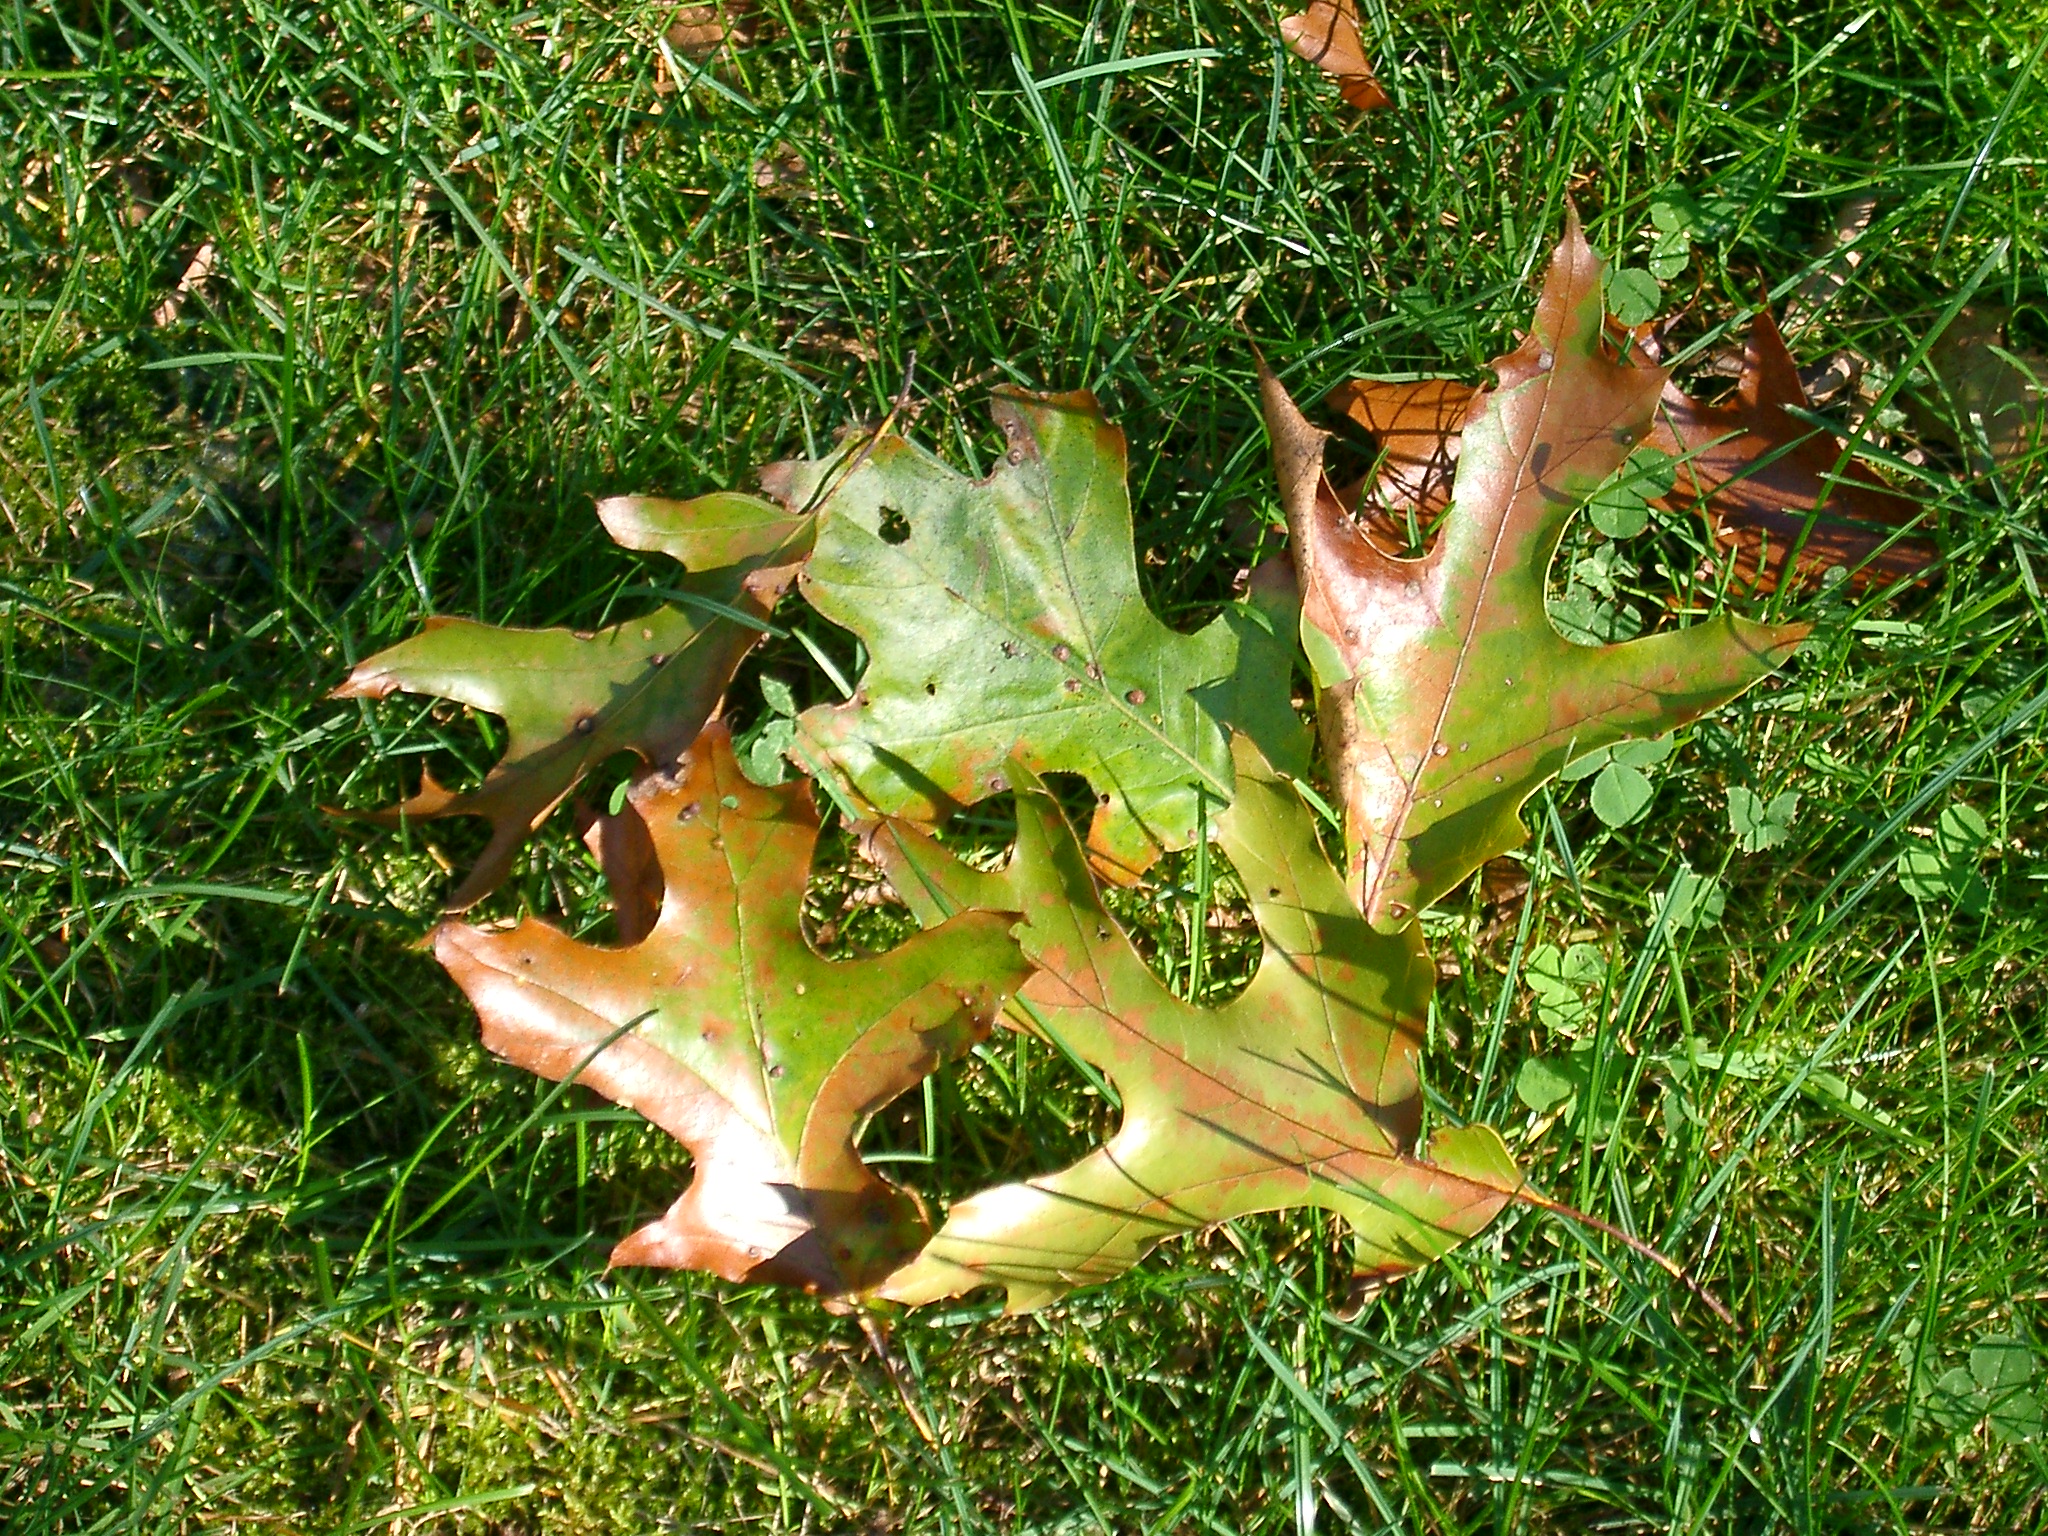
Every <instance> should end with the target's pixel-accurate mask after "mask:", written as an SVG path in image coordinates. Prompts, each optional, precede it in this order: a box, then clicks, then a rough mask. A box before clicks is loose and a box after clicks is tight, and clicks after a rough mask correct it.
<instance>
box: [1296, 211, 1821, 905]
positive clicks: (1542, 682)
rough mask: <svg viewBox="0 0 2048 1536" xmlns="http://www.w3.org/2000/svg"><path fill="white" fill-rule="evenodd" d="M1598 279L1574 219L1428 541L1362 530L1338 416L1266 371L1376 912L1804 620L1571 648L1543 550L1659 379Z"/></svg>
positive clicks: (1327, 729)
mask: <svg viewBox="0 0 2048 1536" xmlns="http://www.w3.org/2000/svg"><path fill="white" fill-rule="evenodd" d="M1601 275H1602V264H1601V262H1600V260H1599V258H1598V257H1597V256H1595V255H1594V254H1593V251H1592V249H1591V248H1590V247H1589V246H1588V245H1587V244H1586V242H1585V238H1584V236H1583V235H1582V234H1581V233H1580V231H1579V226H1578V221H1577V219H1576V217H1574V218H1573V219H1572V221H1571V223H1570V226H1569V227H1568V229H1567V230H1566V233H1565V238H1564V242H1563V244H1562V245H1561V246H1560V247H1559V248H1558V251H1557V253H1556V256H1555V257H1554V258H1553V260H1552V263H1551V267H1550V271H1549V275H1548V277H1547V278H1546V280H1545V282H1544V287H1543V293H1542V296H1541V298H1540V300H1539V302H1538V306H1537V311H1536V318H1535V322H1534V325H1533V326H1532V328H1531V331H1530V334H1529V335H1528V337H1527V339H1526V340H1524V342H1523V343H1522V345H1521V346H1520V347H1518V348H1517V349H1516V350H1515V351H1514V352H1512V353H1510V354H1508V355H1507V356H1506V357H1503V358H1501V359H1499V361H1498V362H1497V363H1496V364H1495V369H1496V372H1497V374H1498V383H1497V384H1496V385H1495V386H1494V387H1493V388H1492V389H1489V390H1486V391H1483V392H1481V393H1480V394H1479V395H1478V396H1477V397H1476V398H1475V399H1474V401H1473V403H1472V406H1471V408H1470V410H1469V412H1468V415H1467V418H1466V421H1465V425H1464V431H1463V434H1462V439H1461V446H1460V450H1459V454H1458V460H1457V474H1456V479H1455V482H1454V487H1453V495H1452V502H1451V507H1450V510H1449V511H1448V512H1447V513H1446V515H1445V516H1444V518H1443V520H1442V523H1441V525H1440V527H1439V529H1438V532H1437V536H1436V542H1435V544H1434V546H1433V547H1432V548H1431V549H1430V550H1429V552H1428V553H1427V554H1425V555H1423V556H1422V557H1421V558H1419V559H1402V558H1399V557H1398V556H1395V555H1392V554H1389V553H1388V552H1387V551H1385V550H1383V549H1381V548H1380V547H1378V546H1377V545H1376V544H1374V543H1373V541H1372V540H1370V539H1368V538H1367V537H1366V536H1365V534H1364V533H1363V532H1361V530H1360V529H1359V527H1358V525H1357V524H1356V523H1355V522H1354V521H1353V519H1352V517H1351V515H1350V514H1349V512H1348V511H1347V510H1346V509H1345V507H1344V506H1343V505H1342V503H1341V502H1340V501H1339V500H1338V498H1337V496H1336V494H1335V492H1334V491H1333V490H1332V489H1331V486H1330V483H1329V481H1328V480H1327V479H1326V478H1325V476H1324V474H1323V443H1324V440H1325V437H1326V435H1327V434H1325V433H1322V432H1320V431H1317V430H1316V429H1314V428H1312V427H1310V426H1309V425H1308V423H1307V422H1306V421H1304V420H1303V419H1302V416H1301V413H1300V412H1299V410H1297V409H1296V407H1295V405H1294V402H1293V401H1292V400H1291V399H1289V398H1288V396H1287V392H1286V391H1285V389H1283V388H1282V387H1281V385H1280V384H1279V382H1278V380H1277V379H1275V378H1274V377H1273V376H1272V375H1271V374H1270V373H1266V374H1264V375H1263V377H1262V381H1261V384H1262V392H1263V399H1264V405H1265V412H1266V422H1267V427H1268V430H1269V432H1270V433H1271V435H1272V439H1273V453H1274V462H1275V468H1276V471H1277V473H1278V476H1279V481H1280V495H1281V504H1282V506H1283V507H1284V509H1285V511H1286V514H1287V521H1288V530H1289V534H1290V538H1291V541H1292V551H1293V555H1294V560H1295V566H1296V569H1297V571H1298V573H1299V575H1300V579H1301V590H1302V640H1303V644H1304V646H1305V648H1306V649H1307V651H1308V657H1309V663H1310V667H1311V670H1312V671H1313V672H1314V674H1315V678H1316V685H1317V691H1318V715H1319V719H1320V722H1321V728H1322V736H1323V744H1324V751H1325V754H1326V756H1327V758H1328V760H1329V764H1330V768H1331V772H1332V774H1333V776H1334V777H1335V778H1336V780H1337V782H1338V787H1339V790H1340V793H1341V795H1342V798H1343V803H1344V812H1345V841H1346V849H1347V856H1348V861H1349V868H1348V871H1347V875H1348V879H1349V882H1350V886H1351V890H1352V893H1353V895H1354V897H1355V898H1356V899H1357V901H1358V902H1359V904H1360V906H1361V907H1362V908H1363V910H1364V911H1365V913H1366V915H1367V917H1368V918H1369V919H1370V920H1371V921H1372V922H1373V924H1374V925H1375V926H1376V927H1379V928H1381V929H1382V930H1391V929H1398V928H1400V927H1401V926H1403V925H1405V924H1406V923H1408V922H1410V921H1411V920H1412V919H1413V918H1414V916H1415V914H1416V913H1418V912H1419V911H1420V910H1421V909H1422V908H1423V907H1424V906H1426V905H1428V904H1429V903H1430V902H1431V901H1433V900H1435V899H1436V898H1437V897H1439V896H1441V895H1443V894H1444V893H1445V892H1447V891H1448V890H1450V889H1451V888H1452V887H1453V886H1455V885H1456V884H1457V883H1458V882H1459V881H1460V880H1462V879H1464V878H1465V877H1466V876H1467V875H1469V874H1470V873H1471V872H1472V871H1473V870H1475V869H1477V868H1478V867H1479V866H1480V865H1482V864H1484V863H1485V862H1486V860H1487V859H1489V858H1492V857H1494V856H1495V855H1496V854H1499V853H1502V852H1505V851H1506V850H1507V849H1510V848H1513V847H1515V846H1517V845H1518V844H1519V843H1520V842H1521V841H1522V840H1523V838H1524V837H1525V836H1526V835H1527V834H1526V832H1525V830H1524V828H1523V827H1522V823H1521V814H1520V813H1521V807H1522V803H1523V802H1524V801H1525V800H1527V799H1528V797H1529V796H1530V794H1532V793H1533V792H1534V791H1535V790H1536V789H1537V788H1538V787H1539V786H1540V785H1541V784H1543V783H1544V782H1545V781H1546V780H1547V779H1549V778H1550V777H1551V776H1552V775H1554V774H1555V773H1556V772H1557V771H1558V770H1559V769H1560V768H1562V767H1563V766H1564V765H1565V764H1566V763H1567V762H1569V761H1570V760H1571V759H1572V758H1575V757H1578V756H1580V755H1582V754H1584V753H1586V752H1590V751H1593V750H1594V749H1596V748H1598V747H1602V746H1606V745H1609V744H1610V743H1613V742H1616V741H1621V740H1625V739H1628V738H1631V737H1644V736H1661V735H1663V734H1665V733H1666V732H1668V731H1670V730H1672V729H1673V728H1674V727H1676V726H1679V725H1682V724H1684V723H1685V722H1687V721H1689V720H1692V719H1694V718H1696V717H1697V716H1699V715H1701V714H1703V713H1705V712H1706V711H1707V710H1709V709H1712V708H1713V707H1715V706H1716V705H1718V704H1721V703H1723V702H1725V701H1726V700H1728V699H1730V698H1733V697H1734V696H1735V695H1736V694H1738V693H1740V692H1741V691H1742V690H1743V689H1744V688H1747V687H1748V686H1750V685H1751V684H1752V683H1754V682H1756V681H1757V680H1758V679H1759V678H1761V677H1763V676H1765V675H1766V674H1767V673H1768V672H1769V671H1770V670H1771V669H1772V668H1773V667H1774V666H1775V665H1777V663H1778V662H1779V661H1780V660H1782V659H1783V658H1784V657H1785V656H1786V655H1788V654H1789V653H1790V651H1791V648H1792V646H1793V645H1794V644H1795V643H1796V642H1797V641H1798V639H1799V638H1800V637H1801V635H1803V634H1804V633H1805V631H1804V629H1803V628H1801V627H1799V626H1775V627H1773V626H1766V625H1760V624H1753V623H1749V622H1747V621H1745V620H1742V619H1737V618H1733V617H1728V616H1721V617H1716V618H1713V619H1709V620H1707V621H1705V622H1703V623H1700V624H1698V625H1695V626H1693V627H1691V628H1689V629H1684V630H1679V631H1675V632H1671V633H1666V634H1659V635H1653V636H1649V637H1647V638H1644V639H1640V640H1631V641H1628V642H1626V643H1624V644H1619V645H1602V646H1578V645H1573V644H1571V643H1570V642H1568V641H1567V640H1566V639H1565V638H1564V637H1563V636H1562V635H1561V634H1560V633H1558V631H1557V629H1556V628H1555V627H1554V626H1553V625H1552V623H1551V622H1550V619H1549V617H1548V615H1547V613H1546V612H1545V608H1544V584H1545V578H1546V576H1547V573H1548V571H1549V567H1550V560H1551V556H1552V554H1553V553H1554V552H1555V551H1556V549H1557V545H1558V542H1559V540H1560V539H1561V538H1562V537H1563V535H1564V531H1565V527H1566V525H1567V524H1568V523H1569V521H1570V519H1571V517H1572V515H1573V514H1574V512H1575V511H1577V510H1578V509H1579V508H1580V507H1581V506H1583V505H1584V504H1585V502H1586V501H1587V499H1588V498H1589V497H1590V496H1591V495H1592V493H1593V492H1594V491H1595V490H1596V489H1597V488H1598V487H1599V486H1600V485H1601V483H1602V482H1603V481H1605V480H1606V479H1607V477H1608V476H1609V475H1610V474H1612V473H1613V472H1614V471H1615V470H1616V469H1618V468H1619V467H1620V466H1621V464H1622V462H1623V460H1625V459H1626V458H1627V457H1628V455H1629V453H1630V452H1631V450H1632V449H1634V448H1635V447H1636V446H1637V445H1638V444H1640V443H1641V442H1642V441H1643V440H1644V438H1645V437H1646V435H1647V434H1648V432H1649V430H1650V424H1651V417H1652V413H1653V412H1654V410H1655V408H1656V405H1657V400H1658V396H1659V394H1660V392H1661V391H1662V390H1663V388H1664V384H1665V379H1666V374H1665V371H1664V370H1663V369H1661V368H1658V367H1656V366H1654V365H1652V364H1651V363H1649V362H1648V361H1646V360H1644V359H1643V358H1642V357H1641V356H1640V355H1639V354H1637V353H1635V352H1632V351H1629V352H1624V351H1622V350H1620V349H1618V348H1617V347H1615V346H1614V345H1612V344H1611V343H1610V341H1609V340H1608V338H1607V335H1606V329H1607V316H1606V311H1605V306H1604V303H1603V301H1602V288H1601Z"/></svg>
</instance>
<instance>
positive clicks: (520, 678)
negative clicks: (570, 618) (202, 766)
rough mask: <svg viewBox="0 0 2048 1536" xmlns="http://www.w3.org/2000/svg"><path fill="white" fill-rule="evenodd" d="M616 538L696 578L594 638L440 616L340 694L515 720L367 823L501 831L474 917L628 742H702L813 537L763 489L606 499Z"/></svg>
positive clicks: (476, 888) (679, 745)
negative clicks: (461, 776)
mask: <svg viewBox="0 0 2048 1536" xmlns="http://www.w3.org/2000/svg"><path fill="white" fill-rule="evenodd" d="M598 511H599V515H600V516H601V517H603V518H604V520H605V523H606V526H607V527H608V528H609V529H610V530H611V531H612V534H613V537H614V538H616V539H617V540H618V542H620V543H621V544H624V545H626V546H627V547H628V548H632V549H643V550H662V551H664V552H666V553H669V554H672V555H674V556H675V558H676V559H678V560H680V561H682V562H683V565H684V568H685V569H686V570H687V571H689V572H690V573H691V574H690V575H688V576H686V577H685V578H683V579H682V580H681V581H679V582H677V583H676V587H675V590H676V594H677V597H678V598H679V599H680V601H679V602H678V603H676V604H672V605H670V606H668V607H663V608H659V609H656V610H655V611H653V612H652V613H648V614H645V615H643V616H642V617H640V618H637V619H629V620H627V621H626V622H625V623H623V624H615V625H613V626H611V627H610V628H609V629H603V630H599V631H597V632H596V633H595V634H578V633H576V632H573V631H571V630H567V629H514V628H507V627H504V626H500V625H496V624H481V623H477V622H476V621H474V620H470V619H449V618H433V619H429V620H427V623H426V627H425V629H424V630H423V631H422V633H420V634H418V635H415V636H414V637H413V638H412V639H410V640H406V641H402V642H400V643H399V644H397V645H394V646H392V647H390V648H389V649H387V650H383V651H379V652H378V653H377V654H376V655H374V656H372V657H370V658H369V659H368V660H366V661H363V662H361V663H360V664H358V665H357V666H356V667H355V669H354V670H353V671H351V672H350V673H349V675H348V678H347V680H346V681H345V682H343V683H342V684H341V686H340V687H338V688H336V689H335V690H334V696H335V697H337V698H366V699H381V698H384V697H386V696H387V695H389V694H392V693H395V692H399V691H401V690H402V691H404V692H407V693H424V694H431V695H434V696H436V697H439V698H444V699H452V700H454V701H456V702H457V703H461V704H467V705H469V706H470V707H471V708H473V709H482V710H487V711H489V712H490V713H492V714H494V715H498V716H500V717H502V718H503V720H504V722H505V729H506V744H505V754H504V757H503V758H502V759H501V760H500V761H499V762H498V764H497V765H496V766H495V767H493V768H492V769H491V771H490V773H489V774H488V775H486V776H485V778H484V781H483V783H482V784H480V785H479V786H477V787H476V788H475V789H472V790H469V791H466V792H462V793H457V792H455V791H453V790H449V789H447V788H444V787H443V786H442V785H440V784H439V783H437V782H435V780H434V777H433V775H432V774H431V773H430V772H425V771H423V772H422V774H421V783H420V789H419V793H417V794H416V795H414V796H412V797H411V798H410V799H408V800H405V801H403V802H402V803H400V804H399V805H396V806H393V807H391V808H390V809H389V810H385V811H375V812H369V813H367V814H366V818H365V819H368V820H372V821H377V822H380V823H383V824H385V825H392V824H395V823H397V822H398V821H399V820H401V819H403V818H412V819H417V820H424V819H428V818H432V817H439V816H482V817H485V818H487V819H488V820H489V821H490V823H491V839H490V842H489V843H488V844H487V845H486V846H485V848H484V851H483V853H482V855H480V856H479V858H478V859H477V862H476V866H475V867H474V868H473V869H472V870H471V871H470V872H469V874H468V876H467V877H466V878H465V879H464V880H463V881H462V882H461V884H460V885H459V886H457V888H456V890H455V892H454V894H453V895H451V896H450V897H449V898H448V903H447V906H448V910H449V911H451V912H461V911H466V910H467V909H468V908H470V907H472V906H474V905H475V904H476V903H477V902H479V901H481V900H482V899H483V898H484V897H485V896H488V895H489V894H490V893H491V892H492V891H493V890H495V889H497V887H498V886H499V884H500V883H502V882H503V880H504V879H505V877H506V876H507V875H508V874H510V873H511V870H512V864H513V861H514V860H515V859H516V858H517V857H518V855H519V850H520V848H521V847H523V846H524V845H525V842H526V839H527V838H528V836H530V835H531V834H532V833H533V832H534V830H535V829H537V828H538V827H539V826H540V824H541V823H542V822H543V821H544V820H546V819H547V816H548V813H549V812H550V811H552V810H553V809H554V808H555V806H556V805H558V804H560V803H561V800H562V798H563V796H565V795H566V794H568V793H569V791H570V790H572V789H573V788H575V786H576V784H577V783H578V781H580V780H581V779H582V777H583V776H584V774H586V773H587V772H589V771H590V770H591V769H592V768H594V767H596V766H597V765H598V764H600V763H602V762H603V761H604V760H605V759H606V758H607V757H610V756H611V755H612V754H613V753H615V752H619V751H632V752H635V753H638V754H639V755H640V757H641V758H642V759H644V760H645V761H647V762H649V763H660V762H664V761H666V760H669V759H672V758H674V757H675V756H676V755H677V754H678V753H680V752H682V751H683V750H684V749H685V748H686V747H688V746H689V744H690V743H691V741H693V740H694V739H695V738H696V735H697V732H698V731H699V730H700V729H701V728H702V727H703V724H704V722H705V721H706V720H708V719H709V718H710V717H711V715H712V713H713V712H714V711H715V710H716V709H717V707H718V701H719V698H720V696H721V695H722V694H723V693H724V692H725V687H726V684H727V683H728V682H730V681H731V679H732V674H733V669H734V668H735V667H737V666H738V665H739V662H740V659H741V658H742V657H743V656H745V655H746V653H747V652H748V651H749V650H750V649H752V647H753V645H754V643H755V641H756V640H758V639H759V638H760V635H761V633H762V625H763V623H764V622H765V621H766V619H767V617H768V612H769V610H770V609H771V608H772V607H773V606H774V604H775V600H776V598H777V597H778V596H779V595H780V594H781V593H782V591H783V590H784V589H785V588H786V587H787V586H788V584H789V580H790V577H791V576H792V575H793V574H794V573H795V569H796V566H797V564H799V563H800V562H801V561H802V559H803V557H804V555H805V553H806V551H807V549H808V545H809V539H810V535H811V531H812V527H811V524H810V522H809V521H808V520H807V519H802V518H797V517H792V516H791V515H790V514H789V513H787V512H785V511H783V510H782V509H781V508H780V507H777V506H775V505H773V504H772V503H770V502H766V501H763V500H761V499H760V498H759V497H754V496H739V495H733V494H729V493H720V494H717V495H712V496H704V497H699V498H698V499H696V500H695V501H688V502H669V501H660V500H656V499H652V498H642V497H622V498H618V499H615V500H613V501H608V502H606V503H604V504H603V505H601V506H600V507H599V509H598Z"/></svg>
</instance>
